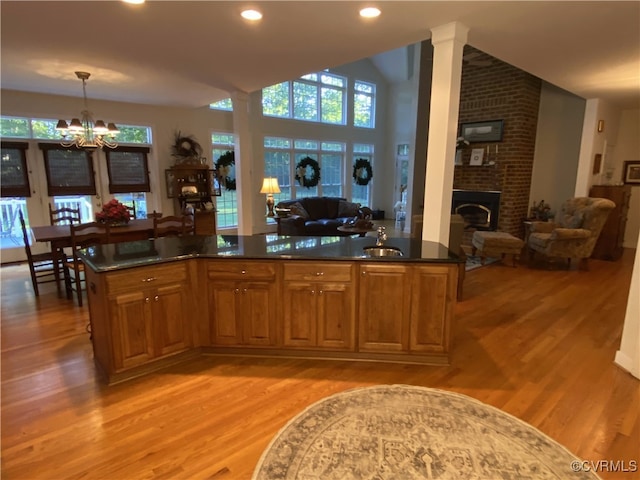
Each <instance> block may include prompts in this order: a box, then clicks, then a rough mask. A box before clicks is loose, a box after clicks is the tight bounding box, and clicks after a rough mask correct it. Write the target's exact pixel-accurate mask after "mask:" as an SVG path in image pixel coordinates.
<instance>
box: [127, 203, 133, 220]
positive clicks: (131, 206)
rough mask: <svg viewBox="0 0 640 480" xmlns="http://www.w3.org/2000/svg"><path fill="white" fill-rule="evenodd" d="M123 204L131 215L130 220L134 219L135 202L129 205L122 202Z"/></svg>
mask: <svg viewBox="0 0 640 480" xmlns="http://www.w3.org/2000/svg"><path fill="white" fill-rule="evenodd" d="M124 206H125V207H126V208H127V211H128V212H129V216H130V217H131V220H134V219H135V218H136V204H135V203H132V204H131V205H127V204H124Z"/></svg>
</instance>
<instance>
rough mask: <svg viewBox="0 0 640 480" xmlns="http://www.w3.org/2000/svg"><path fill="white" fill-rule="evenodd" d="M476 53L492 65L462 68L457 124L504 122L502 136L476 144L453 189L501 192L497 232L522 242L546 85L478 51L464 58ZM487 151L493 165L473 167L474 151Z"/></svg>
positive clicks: (469, 50)
mask: <svg viewBox="0 0 640 480" xmlns="http://www.w3.org/2000/svg"><path fill="white" fill-rule="evenodd" d="M472 52H477V53H479V56H476V57H475V58H474V61H475V60H481V61H483V62H476V63H478V64H481V65H482V64H484V65H487V64H488V66H479V65H474V64H464V65H463V68H462V84H461V92H460V113H459V119H458V121H459V123H466V122H481V121H490V120H504V129H503V137H502V141H500V142H490V143H480V142H479V143H475V142H474V143H471V144H470V145H469V146H467V147H466V148H465V149H464V150H463V151H462V165H458V166H456V167H455V172H454V180H453V188H454V190H464V191H473V192H500V195H499V200H498V203H499V206H498V215H497V219H496V221H497V225H496V227H497V229H498V230H501V231H505V232H509V233H511V234H513V235H516V236H519V237H522V234H523V232H522V229H523V224H522V221H523V220H524V219H525V218H526V217H527V213H528V212H527V211H528V205H529V190H530V186H531V172H532V169H533V156H534V151H535V140H536V129H537V123H538V105H539V102H540V87H541V81H540V79H539V78H537V77H534V76H533V75H530V74H528V73H526V72H524V71H522V70H520V69H518V68H516V67H513V66H511V65H509V64H506V63H504V62H501V61H500V60H498V59H496V58H494V57H492V56H490V55H487V54H485V53H483V52H481V51H479V50H476V49H474V48H473V47H470V46H466V47H465V50H464V54H465V55H467V54H469V53H472ZM484 61H486V62H484ZM496 145H498V146H499V149H498V153H495V147H496ZM487 146H488V147H489V160H491V161H492V162H493V164H490V162H485V164H484V165H482V166H472V165H469V159H470V156H471V149H473V148H482V149H484V150H485V152H486V150H487ZM485 160H486V158H485ZM494 218H495V217H494ZM470 230H475V228H471V229H470ZM471 233H472V232H470V233H469V234H468V235H465V239H464V240H463V242H464V243H465V244H469V243H470V235H471ZM467 237H468V239H469V241H467Z"/></svg>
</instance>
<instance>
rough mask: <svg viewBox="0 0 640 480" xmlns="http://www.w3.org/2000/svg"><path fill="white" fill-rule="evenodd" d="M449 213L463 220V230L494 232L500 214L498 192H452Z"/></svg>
mask: <svg viewBox="0 0 640 480" xmlns="http://www.w3.org/2000/svg"><path fill="white" fill-rule="evenodd" d="M451 213H457V214H459V215H461V216H462V218H464V228H465V230H470V229H474V230H485V231H496V230H497V229H498V216H499V213H500V192H498V191H475V190H454V191H453V198H452V201H451Z"/></svg>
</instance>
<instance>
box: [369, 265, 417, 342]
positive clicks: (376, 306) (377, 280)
mask: <svg viewBox="0 0 640 480" xmlns="http://www.w3.org/2000/svg"><path fill="white" fill-rule="evenodd" d="M409 275H410V267H406V266H403V265H382V264H375V265H374V264H368V263H365V264H362V265H361V266H360V295H359V298H358V310H359V313H358V321H359V339H358V347H359V350H360V351H362V352H404V351H408V349H409V301H410V295H411V282H410V276H409ZM390 299H393V301H390Z"/></svg>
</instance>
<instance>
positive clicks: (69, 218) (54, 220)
mask: <svg viewBox="0 0 640 480" xmlns="http://www.w3.org/2000/svg"><path fill="white" fill-rule="evenodd" d="M49 220H50V221H51V225H60V224H62V225H64V224H74V223H80V222H81V219H80V205H78V204H76V208H71V207H62V208H58V209H56V210H54V209H53V208H51V204H49Z"/></svg>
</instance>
